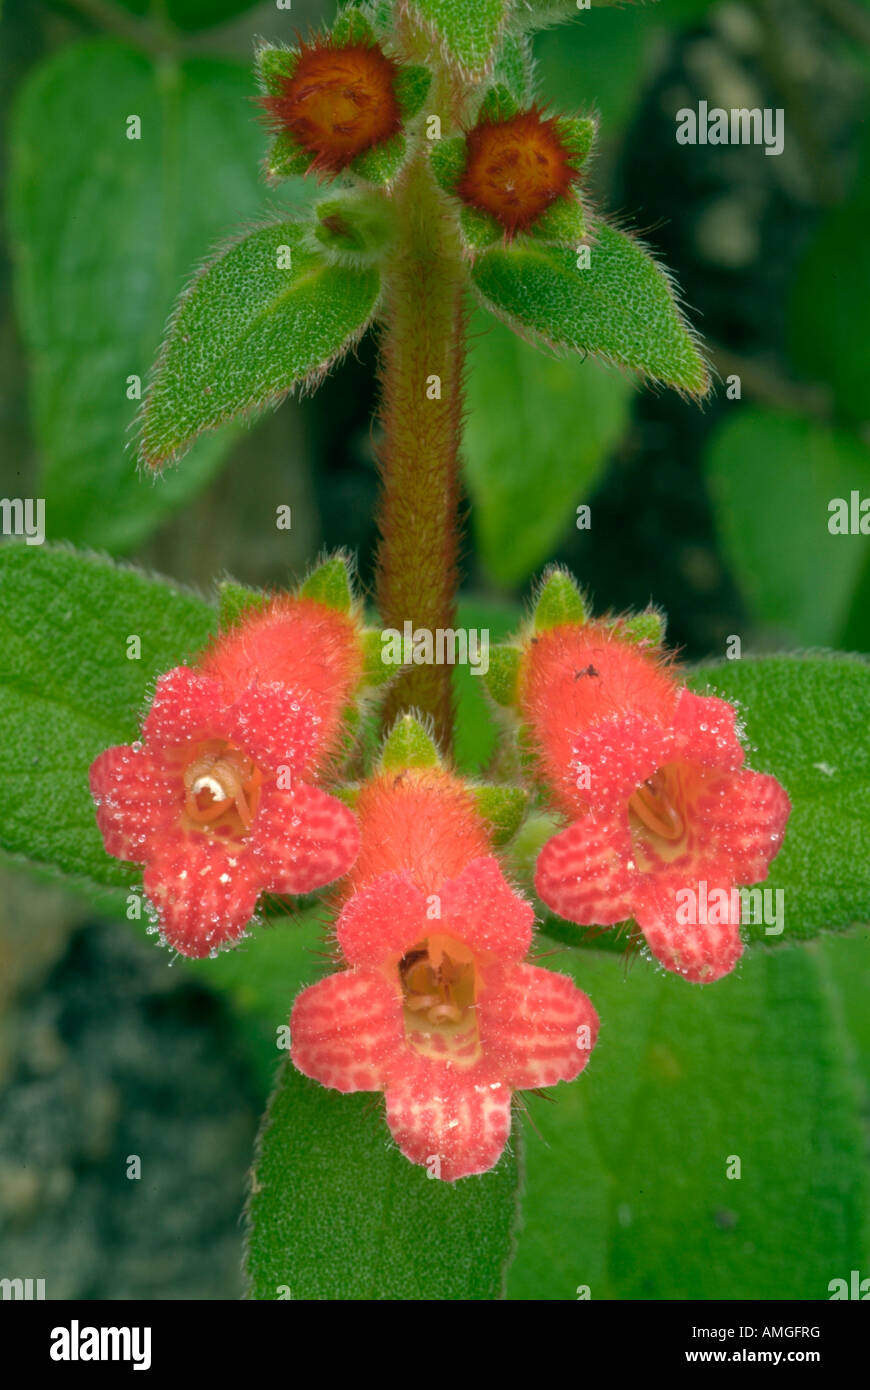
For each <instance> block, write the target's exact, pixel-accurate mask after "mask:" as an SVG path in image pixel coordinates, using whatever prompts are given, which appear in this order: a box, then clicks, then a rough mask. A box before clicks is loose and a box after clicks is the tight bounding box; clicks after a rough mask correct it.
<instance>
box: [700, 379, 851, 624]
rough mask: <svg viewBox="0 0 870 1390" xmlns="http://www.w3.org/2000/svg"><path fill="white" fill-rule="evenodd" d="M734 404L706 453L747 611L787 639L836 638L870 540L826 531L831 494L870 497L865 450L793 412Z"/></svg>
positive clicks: (722, 530) (718, 512)
mask: <svg viewBox="0 0 870 1390" xmlns="http://www.w3.org/2000/svg"><path fill="white" fill-rule="evenodd" d="M738 410H739V413H738V414H736V415H735V416H734V418H733V419H730V420H728V421H727V422H726V423H725V424H724V425H723V426H722V427H721V428H720V429H719V430H718V432H717V433H716V434H715V435H714V436H713V439H712V442H711V445H710V448H709V453H708V457H707V471H708V477H709V480H710V488H711V491H712V493H713V498H714V500H715V503H716V508H715V517H716V525H717V528H718V530H719V534H720V537H721V540H722V545H723V549H724V551H725V554H726V556H727V558H728V561H729V563H730V565H731V567H732V569H733V571H734V575H735V578H736V579H737V582H738V584H739V586H740V589H741V591H742V593H743V596H744V598H745V599H746V601H747V604H748V605H749V608H750V611H751V612H752V614H753V616H754V617H755V618H756V619H758V620H760V622H762V623H764V624H766V625H767V626H768V627H770V628H772V629H773V630H774V631H775V632H776V633H778V634H780V635H781V636H782V637H783V638H785V639H786V640H788V641H790V642H792V643H801V644H822V643H830V644H832V645H834V644H837V645H838V644H839V640H840V637H841V634H842V632H843V628H844V625H845V623H846V621H847V618H848V615H849V609H850V602H851V597H852V594H853V591H854V589H855V585H856V583H857V582H858V580H859V577H860V575H861V572H862V570H863V568H864V565H865V563H866V560H867V549H868V542H867V536H862V535H860V534H859V535H836V534H834V535H832V534H831V532H830V531H829V530H828V523H829V521H830V520H831V513H830V511H829V503H830V502H831V501H832V500H833V499H834V498H842V499H844V500H845V502H847V503H849V502H850V500H851V493H852V491H853V490H857V491H859V492H860V494H861V496H862V497H865V498H870V449H868V448H867V446H866V445H865V444H863V443H862V442H861V441H860V440H859V439H857V438H855V437H853V436H851V435H849V434H846V433H844V432H842V431H838V430H833V429H831V428H830V427H829V426H827V425H823V424H818V423H815V422H813V421H810V420H806V419H804V418H802V417H800V416H796V415H787V414H783V413H779V412H776V411H773V410H764V409H760V408H746V407H744V406H741V407H738ZM772 527H773V528H774V530H775V543H773V533H772V530H771V528H772Z"/></svg>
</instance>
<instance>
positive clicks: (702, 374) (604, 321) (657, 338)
mask: <svg viewBox="0 0 870 1390" xmlns="http://www.w3.org/2000/svg"><path fill="white" fill-rule="evenodd" d="M472 279H473V281H474V284H475V286H476V288H477V290H478V292H479V294H480V296H481V299H482V301H483V303H484V305H485V307H486V308H488V309H490V310H491V312H492V313H494V314H496V315H499V316H500V317H503V318H504V319H505V321H506V322H507V323H508V324H509V325H510V326H511V327H512V328H513V329H514V331H515V332H517V333H522V334H525V335H527V336H528V337H530V338H531V339H532V340H533V341H537V342H539V343H541V344H544V345H549V346H551V347H553V348H556V349H560V348H562V349H564V348H570V349H573V350H575V351H577V352H591V353H595V354H596V355H598V356H600V357H602V358H604V360H605V361H607V362H612V363H614V364H616V365H618V366H622V367H631V368H633V369H634V370H636V371H640V372H643V373H644V374H645V375H646V376H648V377H650V378H652V380H653V381H661V382H664V383H665V384H666V385H668V386H673V387H675V388H676V389H677V390H678V391H682V392H685V393H687V394H688V395H693V396H704V395H706V393H707V391H708V390H709V387H710V378H709V374H708V372H707V368H706V366H705V364H704V361H703V359H702V357H701V355H700V353H699V351H698V348H697V346H696V343H695V339H694V337H693V334H692V332H691V330H690V329H689V328H688V326H687V325H686V322H685V320H684V319H683V316H682V314H681V313H680V310H679V308H678V305H677V301H676V299H675V297H674V293H673V290H672V287H671V282H670V279H669V277H668V276H667V275H666V273H665V272H664V271H663V270H662V269H661V267H660V266H659V265H657V263H656V262H655V261H654V260H653V259H652V257H651V256H650V255H649V253H648V252H647V251H646V250H645V249H644V248H643V247H642V245H641V244H640V243H639V242H638V241H635V240H634V239H633V238H632V237H628V236H626V235H625V233H624V232H618V231H616V230H615V228H613V227H609V226H608V225H607V224H606V223H603V222H599V223H596V225H595V233H594V240H593V242H592V246H591V259H590V265H589V268H588V269H581V268H578V256H577V255H576V254H575V252H574V251H568V250H563V249H560V248H557V247H552V246H531V245H529V244H528V243H526V244H520V243H516V244H515V245H513V246H512V247H509V248H500V249H497V250H496V249H493V250H491V251H487V252H485V253H484V254H483V255H481V256H480V257H479V258H478V260H477V261H475V263H474V266H473V269H472Z"/></svg>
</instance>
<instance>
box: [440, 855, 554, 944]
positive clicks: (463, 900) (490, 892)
mask: <svg viewBox="0 0 870 1390" xmlns="http://www.w3.org/2000/svg"><path fill="white" fill-rule="evenodd" d="M436 896H438V897H439V898H440V900H441V903H440V910H441V926H442V929H443V930H444V931H445V932H447V933H448V934H449V935H451V936H455V937H457V938H458V939H459V940H460V941H464V942H465V943H466V944H467V945H468V946H470V947H471V948H472V950H476V951H491V952H492V953H493V954H495V955H497V956H498V957H499V959H501V960H522V958H523V956H524V955H525V954H526V951H527V950H528V949H529V945H530V943H531V940H532V924H533V923H534V920H535V914H534V910H533V908H532V905H531V903H529V902H527V901H526V899H525V898H522V897H520V895H519V893H516V892H514V890H513V889H512V888H511V886H510V884H509V883H508V882H507V880H506V878H505V876H504V874H503V873H502V870H501V865H500V864H499V862H498V860H497V859H496V858H495V856H494V855H486V856H485V857H484V858H481V859H473V860H472V861H471V863H470V864H469V865H468V866H467V867H466V868H465V869H463V871H462V873H461V874H460V875H459V876H458V878H454V879H450V880H448V882H447V883H445V884H444V886H443V887H442V889H441V891H440V893H439V894H437V895H436Z"/></svg>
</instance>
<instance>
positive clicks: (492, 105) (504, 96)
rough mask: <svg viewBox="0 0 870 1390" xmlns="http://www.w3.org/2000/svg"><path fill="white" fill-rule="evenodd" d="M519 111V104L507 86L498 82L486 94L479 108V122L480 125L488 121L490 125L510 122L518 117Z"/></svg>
mask: <svg viewBox="0 0 870 1390" xmlns="http://www.w3.org/2000/svg"><path fill="white" fill-rule="evenodd" d="M519 109H520V104H519V102H518V101H517V100H516V98H515V97H514V95H513V93H512V92H511V91H510V89H509V88H508V87H507V86H506V84H505V83H504V82H497V83H496V84H495V86H494V87H490V88H489V89H488V90H487V91H486V92H485V94H484V97H483V101H482V102H481V103H480V106H479V107H478V111H477V120H478V123H480V122H483V121H486V122H487V123H489V124H495V123H497V122H499V121H509V120H510V119H511V117H512V116H516V115H517V113H518V111H519Z"/></svg>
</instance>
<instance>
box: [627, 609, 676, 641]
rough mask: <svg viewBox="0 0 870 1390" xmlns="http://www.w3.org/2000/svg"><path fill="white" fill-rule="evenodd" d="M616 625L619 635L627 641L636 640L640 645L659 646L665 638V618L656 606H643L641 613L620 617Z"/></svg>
mask: <svg viewBox="0 0 870 1390" xmlns="http://www.w3.org/2000/svg"><path fill="white" fill-rule="evenodd" d="M617 626H618V628H619V633H620V636H621V637H625V638H627V639H628V641H629V642H637V644H638V646H640V647H660V646H661V645H662V643H663V642H664V640H665V630H666V628H667V619H666V617H665V615H664V613H662V612H661V611H660V610H659V609H658V608H645V609H644V611H643V612H642V613H632V614H631V615H630V616H629V617H627V618H620V619H619V620H618V623H617Z"/></svg>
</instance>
